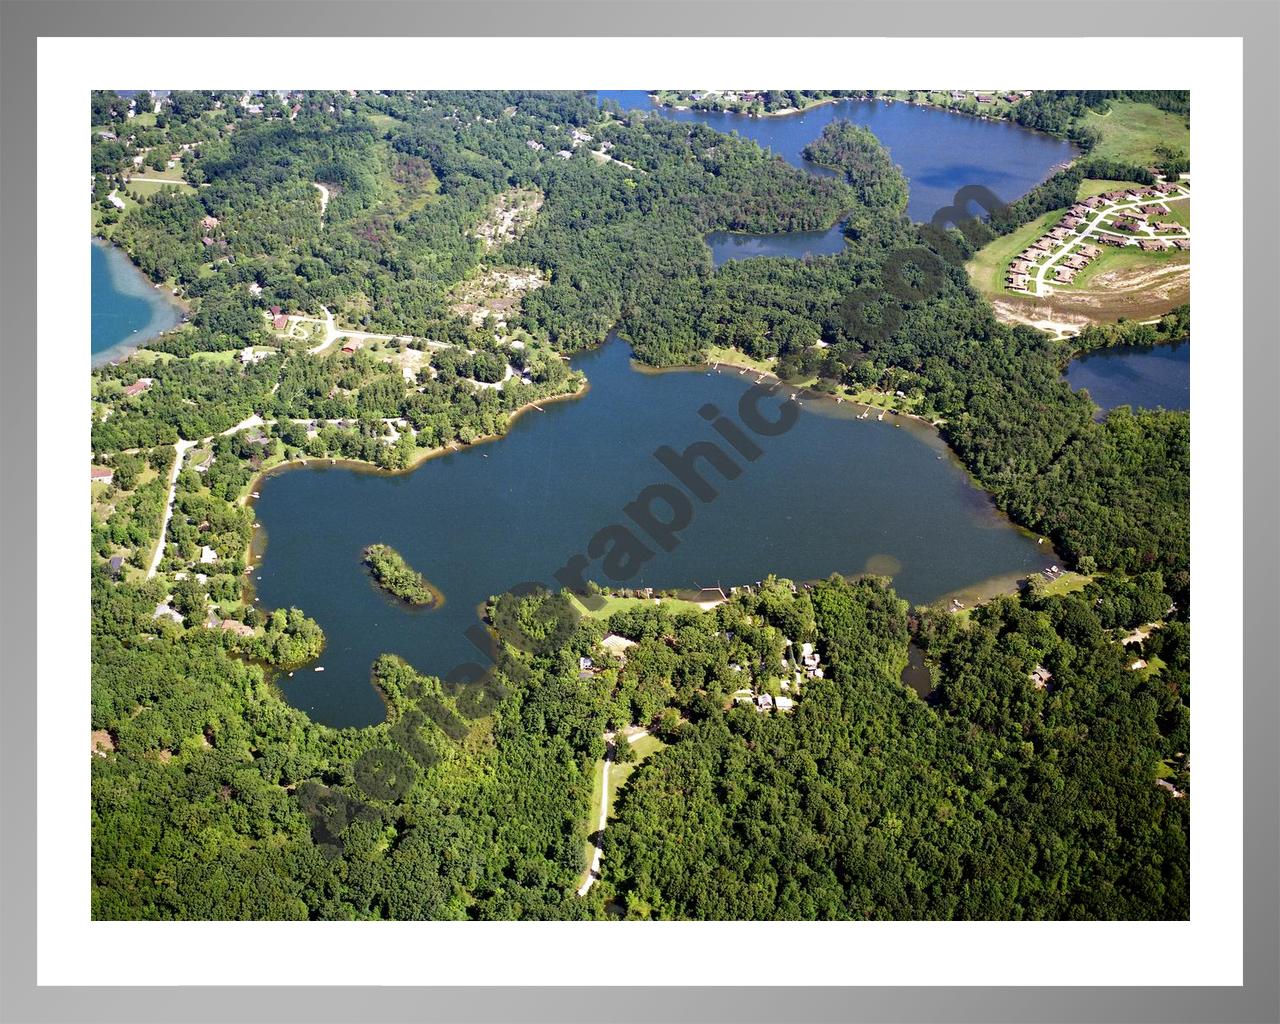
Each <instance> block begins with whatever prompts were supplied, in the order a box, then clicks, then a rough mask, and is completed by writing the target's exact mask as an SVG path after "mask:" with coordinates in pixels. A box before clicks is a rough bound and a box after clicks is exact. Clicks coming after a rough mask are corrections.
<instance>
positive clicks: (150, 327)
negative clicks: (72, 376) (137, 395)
mask: <svg viewBox="0 0 1280 1024" xmlns="http://www.w3.org/2000/svg"><path fill="white" fill-rule="evenodd" d="M90 243H91V244H92V245H93V246H94V247H95V248H97V249H99V250H101V251H102V252H103V254H104V257H105V258H106V260H107V273H108V275H109V276H110V279H111V286H112V288H113V289H114V290H115V291H116V292H118V293H119V294H121V295H123V296H126V297H130V298H136V299H141V300H142V301H144V302H146V303H147V305H148V306H149V307H150V308H151V318H150V320H148V322H147V323H146V324H145V325H144V326H142V327H141V328H138V329H137V330H135V331H134V332H133V334H131V335H129V336H128V337H125V338H122V339H120V340H119V341H117V342H115V343H114V344H112V345H110V346H108V347H106V348H102V349H99V350H98V351H96V352H93V351H91V352H90V360H91V366H92V367H93V368H94V369H97V368H98V367H100V366H107V365H109V364H112V363H120V362H124V361H125V360H127V359H128V358H129V357H130V356H132V355H133V354H134V353H135V352H137V351H138V349H140V348H145V347H146V346H147V345H148V344H150V343H151V342H153V341H155V340H156V339H157V338H161V337H163V336H164V335H166V334H168V333H169V332H170V331H173V330H175V329H177V328H178V327H180V326H181V325H182V324H183V322H184V321H185V320H186V318H187V317H188V316H189V315H190V313H191V305H190V303H188V302H185V301H183V300H182V299H180V298H178V297H177V296H176V295H173V294H171V293H170V292H168V291H166V290H165V289H164V288H163V287H162V286H158V285H156V284H155V283H154V282H153V281H152V280H151V279H150V278H148V277H147V275H146V274H145V273H143V271H142V268H141V267H139V266H138V265H137V264H136V263H135V262H134V261H133V259H132V258H131V257H130V256H129V254H128V252H126V251H125V250H124V249H123V248H122V247H121V246H119V245H116V244H115V243H114V242H112V241H111V240H110V239H108V238H104V237H102V236H94V237H92V238H91V239H90Z"/></svg>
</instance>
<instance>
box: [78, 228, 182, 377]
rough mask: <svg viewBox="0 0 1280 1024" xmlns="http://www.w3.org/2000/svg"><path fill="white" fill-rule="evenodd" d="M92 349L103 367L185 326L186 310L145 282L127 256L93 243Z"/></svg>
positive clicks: (99, 241)
mask: <svg viewBox="0 0 1280 1024" xmlns="http://www.w3.org/2000/svg"><path fill="white" fill-rule="evenodd" d="M90 250H91V251H90V254H89V258H90V261H91V262H90V272H89V279H90V296H91V299H90V346H89V351H90V353H91V354H92V356H93V365H94V366H101V365H102V364H103V363H108V362H110V361H111V360H112V359H116V358H118V357H120V356H122V355H125V354H126V353H127V352H128V351H129V350H130V349H132V348H134V347H136V346H138V345H141V344H143V343H145V342H147V341H150V340H151V339H152V338H155V337H157V336H158V335H160V334H163V333H164V332H165V331H168V330H171V329H173V328H174V327H176V326H177V325H178V324H179V323H181V322H182V317H183V315H184V312H183V309H182V307H181V306H179V305H178V304H177V303H176V302H174V301H173V300H172V298H170V297H169V295H167V294H166V293H165V292H164V290H163V289H161V288H156V287H155V286H154V285H152V284H151V282H150V281H148V280H147V278H146V276H145V275H144V274H143V273H142V271H140V270H139V269H138V268H137V267H136V266H134V265H133V262H132V261H131V260H130V259H129V257H128V256H126V255H125V254H124V253H123V252H121V251H120V250H119V249H117V248H116V247H115V246H114V245H111V244H110V243H109V242H104V241H102V240H100V239H94V240H93V243H92V245H91V246H90Z"/></svg>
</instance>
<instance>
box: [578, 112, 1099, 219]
mask: <svg viewBox="0 0 1280 1024" xmlns="http://www.w3.org/2000/svg"><path fill="white" fill-rule="evenodd" d="M596 96H597V98H598V99H599V100H600V101H601V102H603V101H605V100H614V101H615V102H617V103H618V105H619V106H620V107H622V109H623V110H656V111H658V112H659V113H660V114H661V115H662V116H663V117H666V118H670V119H671V120H675V121H699V122H701V123H702V124H705V125H708V126H710V127H712V128H715V129H716V130H717V131H722V132H737V133H738V134H739V135H741V136H743V137H744V138H750V139H754V140H755V141H756V142H758V143H759V144H760V145H761V146H763V147H765V148H766V149H770V150H772V151H773V152H774V153H776V154H777V155H778V156H780V157H782V158H783V159H784V160H786V161H787V163H789V164H792V165H793V166H795V167H801V168H803V169H804V170H807V171H809V172H810V173H812V174H819V175H823V176H833V175H834V174H835V173H836V172H835V171H833V170H832V169H831V168H828V167H822V166H819V165H818V164H813V163H810V162H809V161H807V160H805V159H804V157H803V156H802V155H801V154H802V153H803V152H804V148H805V146H807V145H808V144H809V143H810V142H812V141H813V140H814V139H816V138H817V137H818V136H819V135H821V134H822V130H823V128H825V127H826V126H827V125H828V124H830V123H831V122H832V121H852V122H853V123H854V124H860V125H863V126H864V127H866V128H870V129H871V131H873V132H874V133H875V135H876V138H878V139H879V140H880V141H881V142H882V143H883V144H884V146H885V147H886V148H887V149H888V150H889V154H890V156H892V157H893V160H894V163H896V164H898V166H899V167H901V168H902V173H903V174H904V175H906V178H907V183H908V185H909V186H910V199H909V201H908V203H907V214H908V215H909V216H910V217H911V219H912V220H913V221H927V220H929V219H930V218H931V217H932V216H933V215H934V214H935V213H937V211H938V210H941V209H943V208H945V207H948V206H950V205H951V202H952V199H953V198H954V197H955V194H956V191H957V190H958V189H960V188H962V187H963V186H965V185H985V186H986V187H987V188H989V189H991V191H992V192H994V193H995V194H996V195H997V196H999V197H1000V199H1001V200H1002V201H1003V202H1006V203H1011V202H1013V201H1014V200H1015V199H1017V198H1018V197H1020V196H1022V195H1024V194H1025V193H1026V192H1028V191H1030V189H1031V188H1033V187H1034V186H1035V185H1038V184H1039V183H1040V182H1042V181H1044V179H1045V178H1047V177H1049V175H1050V174H1051V173H1053V171H1054V169H1055V168H1058V167H1060V166H1062V165H1063V164H1066V163H1068V162H1070V161H1071V160H1074V159H1075V158H1076V157H1077V156H1079V154H1080V151H1079V150H1078V149H1077V148H1076V147H1075V146H1073V145H1072V144H1071V143H1070V142H1067V141H1065V140H1063V139H1059V138H1055V137H1054V136H1052V135H1046V134H1045V133H1043V132H1035V131H1031V130H1029V129H1026V128H1023V127H1022V126H1020V125H1016V124H1013V123H1012V122H1010V121H996V120H984V119H982V118H979V117H970V116H969V115H967V114H956V113H951V112H950V111H946V110H939V109H937V108H936V107H924V106H918V105H916V104H913V103H888V102H886V101H884V100H840V101H839V102H836V103H825V104H822V105H821V106H816V107H810V108H809V109H808V110H806V111H804V112H803V113H799V114H786V115H782V116H776V117H750V116H748V115H746V114H724V113H714V112H709V111H701V110H675V109H674V108H671V107H659V106H658V105H657V104H656V103H654V102H653V100H652V99H650V98H649V95H648V94H647V93H645V92H642V91H639V90H634V89H628V90H611V91H606V90H600V91H598V92H597V93H596Z"/></svg>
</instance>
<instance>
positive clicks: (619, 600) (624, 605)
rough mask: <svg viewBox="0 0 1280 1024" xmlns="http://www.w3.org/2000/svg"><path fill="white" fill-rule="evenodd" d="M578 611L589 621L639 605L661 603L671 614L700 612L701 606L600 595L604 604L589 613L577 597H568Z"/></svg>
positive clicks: (672, 600) (667, 599) (672, 599)
mask: <svg viewBox="0 0 1280 1024" xmlns="http://www.w3.org/2000/svg"><path fill="white" fill-rule="evenodd" d="M570 600H572V601H573V603H574V605H575V606H576V607H577V609H578V611H579V612H581V613H582V614H583V615H584V616H586V617H587V618H590V619H607V618H609V616H610V615H612V614H613V613H614V612H624V611H629V610H631V609H633V608H639V607H640V606H641V605H652V604H657V603H661V605H662V606H663V607H665V608H669V609H670V610H671V611H672V612H700V611H702V608H701V606H699V605H697V604H695V603H694V602H693V601H685V600H682V599H680V598H677V597H661V598H653V597H608V596H603V595H602V600H603V601H604V604H603V605H601V606H600V608H599V609H597V610H596V611H591V610H590V609H589V608H587V607H586V606H585V605H583V604H582V602H581V601H579V600H578V598H577V597H575V596H573V595H570Z"/></svg>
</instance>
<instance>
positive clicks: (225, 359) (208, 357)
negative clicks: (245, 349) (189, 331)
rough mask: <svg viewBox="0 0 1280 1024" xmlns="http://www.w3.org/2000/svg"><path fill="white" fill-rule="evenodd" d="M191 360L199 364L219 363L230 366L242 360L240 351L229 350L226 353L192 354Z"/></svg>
mask: <svg viewBox="0 0 1280 1024" xmlns="http://www.w3.org/2000/svg"><path fill="white" fill-rule="evenodd" d="M191 358H192V360H194V361H195V362H198V363H217V364H220V365H222V366H230V365H231V364H232V363H234V362H235V361H236V360H237V359H239V358H240V352H239V350H238V349H227V350H226V351H225V352H192V353H191Z"/></svg>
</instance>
